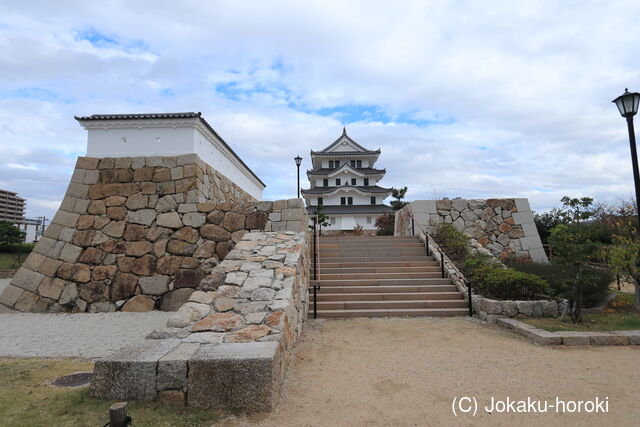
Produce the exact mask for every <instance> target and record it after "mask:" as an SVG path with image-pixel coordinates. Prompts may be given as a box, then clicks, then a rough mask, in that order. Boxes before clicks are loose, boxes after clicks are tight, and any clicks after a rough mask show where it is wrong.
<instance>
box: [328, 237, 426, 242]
mask: <svg viewBox="0 0 640 427" xmlns="http://www.w3.org/2000/svg"><path fill="white" fill-rule="evenodd" d="M319 240H323V241H327V242H328V241H345V242H347V241H366V242H370V241H376V240H380V241H383V240H396V241H398V240H420V238H419V237H417V236H320V238H319Z"/></svg>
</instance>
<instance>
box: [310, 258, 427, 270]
mask: <svg viewBox="0 0 640 427" xmlns="http://www.w3.org/2000/svg"><path fill="white" fill-rule="evenodd" d="M430 258H431V257H426V258H425V259H426V261H379V262H325V261H324V260H323V259H318V263H319V265H320V271H322V270H323V269H325V268H359V267H373V268H377V267H433V266H436V267H438V263H437V262H436V261H433V260H432V259H430Z"/></svg>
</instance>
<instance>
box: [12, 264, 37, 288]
mask: <svg viewBox="0 0 640 427" xmlns="http://www.w3.org/2000/svg"><path fill="white" fill-rule="evenodd" d="M44 277H45V276H44V275H43V274H41V273H36V272H35V271H31V270H28V269H26V268H24V267H23V268H20V269H19V270H18V272H17V273H16V275H15V276H14V277H13V279H12V280H11V285H13V286H16V287H18V288H22V289H24V290H27V291H32V292H35V291H36V290H37V289H38V286H40V282H42V279H44Z"/></svg>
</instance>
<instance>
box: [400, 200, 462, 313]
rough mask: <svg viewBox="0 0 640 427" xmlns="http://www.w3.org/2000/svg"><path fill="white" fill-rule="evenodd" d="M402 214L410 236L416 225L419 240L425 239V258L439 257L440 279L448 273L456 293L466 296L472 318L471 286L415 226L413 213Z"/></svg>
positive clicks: (421, 230) (414, 233) (429, 237)
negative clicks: (404, 216) (406, 217)
mask: <svg viewBox="0 0 640 427" xmlns="http://www.w3.org/2000/svg"><path fill="white" fill-rule="evenodd" d="M403 210H404V209H403ZM404 213H405V214H406V215H407V216H408V217H409V219H410V220H411V221H410V225H411V235H412V236H415V235H416V225H417V227H418V228H419V229H420V230H419V231H420V234H419V236H420V239H422V237H423V236H424V239H425V241H424V243H425V247H426V249H427V256H429V255H430V254H433V257H434V259H436V260H437V257H436V252H437V253H438V254H439V255H440V257H439V258H440V259H439V263H440V271H441V275H442V278H443V279H444V278H445V277H446V276H447V273H448V275H449V278H450V279H451V282H452V283H453V284H454V285H455V286H456V288H458V291H460V292H461V293H462V295H463V296H466V298H467V301H468V307H469V317H473V298H472V295H471V284H470V283H469V282H468V281H467V279H466V278H465V277H464V275H463V274H462V272H460V270H458V267H456V265H455V264H454V263H453V262H452V261H451V260H450V259H449V257H447V256H446V255H445V253H444V251H443V250H442V248H440V246H439V245H438V244H437V243H436V241H435V240H434V239H433V238H432V237H431V236H430V235H429V233H428V232H427V230H425V229H424V228H422V226H420V224H416V221H415V218H414V217H413V213H412V212H411V210H410V209H409V208H406V211H405V212H404ZM431 245H433V249H430V246H431Z"/></svg>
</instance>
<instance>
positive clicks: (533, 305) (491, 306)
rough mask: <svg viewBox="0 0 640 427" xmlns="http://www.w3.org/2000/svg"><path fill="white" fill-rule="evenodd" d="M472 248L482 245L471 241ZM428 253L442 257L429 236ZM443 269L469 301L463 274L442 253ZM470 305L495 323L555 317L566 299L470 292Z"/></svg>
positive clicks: (561, 309) (423, 240)
mask: <svg viewBox="0 0 640 427" xmlns="http://www.w3.org/2000/svg"><path fill="white" fill-rule="evenodd" d="M419 237H420V240H421V241H422V243H425V235H424V234H423V233H420V235H419ZM471 247H472V250H478V251H483V250H484V248H483V247H482V245H480V244H478V243H477V242H475V241H474V240H473V239H472V241H471ZM429 253H430V254H432V255H433V256H434V257H435V259H436V261H437V262H438V263H439V264H441V262H442V261H441V260H442V258H441V257H440V254H441V250H440V246H438V244H437V243H436V242H435V241H434V240H433V239H432V238H429ZM443 259H444V270H445V275H446V276H447V277H449V278H450V279H451V282H452V283H453V284H454V285H455V286H456V288H457V289H458V291H459V292H460V293H461V294H462V295H463V296H464V299H465V301H469V297H468V295H469V294H468V289H467V284H466V282H465V278H464V275H463V274H462V272H461V271H460V270H459V269H458V267H457V266H456V265H455V264H454V263H453V262H452V261H451V260H450V259H449V257H447V256H446V255H444V257H443ZM471 301H472V303H473V304H472V307H473V312H474V314H475V315H476V316H477V317H478V318H480V320H483V321H487V322H489V323H496V320H497V319H498V318H500V317H516V316H526V317H555V316H558V315H559V314H561V313H562V311H563V310H564V309H565V307H566V304H567V303H566V301H560V302H557V301H553V300H536V301H500V300H495V299H491V298H485V297H483V296H482V295H477V294H475V293H472V295H471Z"/></svg>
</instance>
